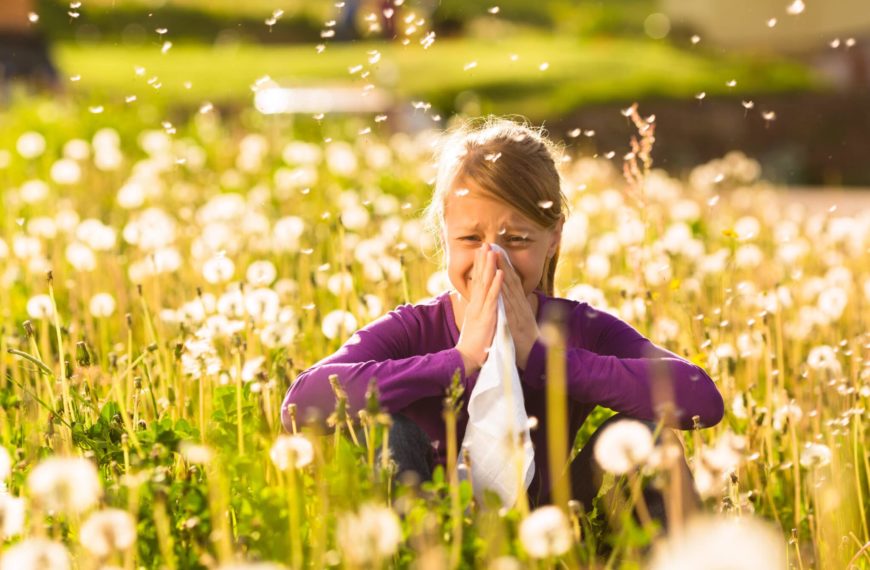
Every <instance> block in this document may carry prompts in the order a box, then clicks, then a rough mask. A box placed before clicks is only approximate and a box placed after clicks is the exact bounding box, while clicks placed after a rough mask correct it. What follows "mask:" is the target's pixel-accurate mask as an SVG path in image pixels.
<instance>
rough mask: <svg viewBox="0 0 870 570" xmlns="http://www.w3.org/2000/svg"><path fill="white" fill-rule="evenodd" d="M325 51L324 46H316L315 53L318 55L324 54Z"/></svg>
mask: <svg viewBox="0 0 870 570" xmlns="http://www.w3.org/2000/svg"><path fill="white" fill-rule="evenodd" d="M325 49H326V46H325V45H324V44H317V45H316V46H314V51H316V52H317V53H323V50H325Z"/></svg>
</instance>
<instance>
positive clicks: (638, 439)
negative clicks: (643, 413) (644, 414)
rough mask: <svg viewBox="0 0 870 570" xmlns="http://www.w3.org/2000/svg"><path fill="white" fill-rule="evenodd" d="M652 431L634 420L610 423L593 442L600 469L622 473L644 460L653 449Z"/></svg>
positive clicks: (616, 473)
mask: <svg viewBox="0 0 870 570" xmlns="http://www.w3.org/2000/svg"><path fill="white" fill-rule="evenodd" d="M653 445H654V444H653V438H652V433H650V430H649V428H648V427H647V426H645V425H644V424H642V423H640V422H638V421H634V420H622V421H618V422H615V423H612V424H610V425H609V426H607V427H606V428H604V431H603V432H601V435H600V436H599V437H598V441H597V442H596V443H595V460H596V461H598V464H599V465H600V466H601V468H602V469H604V470H605V471H607V472H609V473H613V474H615V475H622V474H623V473H627V472H629V471H630V470H632V469H634V468H635V467H638V466H639V465H642V464H643V463H644V462H646V460H647V458H648V457H649V455H650V453H652V450H653Z"/></svg>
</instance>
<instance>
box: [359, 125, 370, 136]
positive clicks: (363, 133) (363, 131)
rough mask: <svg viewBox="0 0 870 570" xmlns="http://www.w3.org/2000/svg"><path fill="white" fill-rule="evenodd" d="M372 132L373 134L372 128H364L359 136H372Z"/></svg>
mask: <svg viewBox="0 0 870 570" xmlns="http://www.w3.org/2000/svg"><path fill="white" fill-rule="evenodd" d="M371 132H372V128H371V127H364V128H362V129H360V130H359V133H358V134H359V135H367V134H370V133H371Z"/></svg>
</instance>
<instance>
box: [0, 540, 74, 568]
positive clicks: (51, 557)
mask: <svg viewBox="0 0 870 570" xmlns="http://www.w3.org/2000/svg"><path fill="white" fill-rule="evenodd" d="M0 568H2V569H3V570H7V569H8V570H13V569H17V568H22V569H23V568H38V569H40V570H69V568H70V560H69V553H68V552H67V550H66V547H65V546H64V545H63V544H61V543H59V542H54V541H53V540H47V539H45V538H28V539H25V540H22V541H21V542H19V543H18V544H16V545H15V546H12V547H10V548H9V550H7V551H6V552H4V553H3V558H0Z"/></svg>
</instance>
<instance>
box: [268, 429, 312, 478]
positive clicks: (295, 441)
mask: <svg viewBox="0 0 870 570" xmlns="http://www.w3.org/2000/svg"><path fill="white" fill-rule="evenodd" d="M269 457H271V458H272V463H274V464H275V467H277V468H278V469H280V470H281V471H286V470H287V469H288V468H289V467H291V465H292V467H293V468H294V469H302V468H303V467H305V466H306V465H308V464H309V463H311V461H312V460H313V459H314V446H313V445H311V442H310V441H309V440H308V438H306V437H305V436H301V435H279V436H278V438H277V439H276V440H275V443H274V444H273V445H272V449H271V451H270V452H269Z"/></svg>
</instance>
